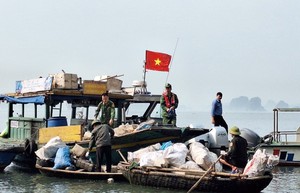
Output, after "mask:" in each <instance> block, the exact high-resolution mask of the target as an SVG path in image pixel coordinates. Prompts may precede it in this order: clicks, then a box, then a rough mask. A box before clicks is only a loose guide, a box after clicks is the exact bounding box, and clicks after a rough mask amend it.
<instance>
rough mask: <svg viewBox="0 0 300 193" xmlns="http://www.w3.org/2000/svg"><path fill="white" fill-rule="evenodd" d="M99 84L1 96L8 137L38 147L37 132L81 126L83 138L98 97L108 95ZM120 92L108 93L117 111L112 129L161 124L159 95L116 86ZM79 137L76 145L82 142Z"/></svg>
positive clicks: (79, 129) (99, 99) (95, 82)
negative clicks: (4, 105) (144, 123)
mask: <svg viewBox="0 0 300 193" xmlns="http://www.w3.org/2000/svg"><path fill="white" fill-rule="evenodd" d="M100 83H101V82H99V81H86V82H85V81H84V82H83V84H82V85H81V86H80V85H78V86H75V87H74V88H72V89H70V88H68V89H65V88H52V87H53V86H52V87H51V88H49V89H46V90H42V91H32V89H31V90H30V92H21V91H20V89H19V88H17V89H16V92H15V93H10V94H5V95H0V100H2V101H6V102H7V103H8V127H9V135H10V136H9V137H10V138H12V139H18V140H24V139H30V140H35V141H36V142H37V143H38V138H39V130H40V128H48V127H49V128H50V127H51V128H52V127H61V126H80V127H78V132H80V133H81V134H83V133H84V131H86V130H88V129H90V124H91V122H92V121H93V120H94V114H95V110H96V108H97V105H98V104H99V102H101V94H102V93H104V92H106V91H107V88H108V82H106V83H104V84H106V85H105V88H104V89H103V83H101V87H99V84H100ZM51 84H52V85H53V83H51ZM95 85H96V86H95ZM19 87H24V86H19ZM23 89H24V88H23ZM95 89H96V91H95ZM119 89H121V90H118V91H117V92H116V91H114V90H112V91H109V90H108V91H109V93H108V95H109V98H110V100H111V101H113V102H114V104H115V107H116V109H115V112H116V116H115V121H114V128H115V127H118V126H119V125H121V124H126V123H128V124H133V123H134V124H139V123H141V122H143V121H146V120H148V119H150V118H151V119H155V120H156V123H157V124H161V122H162V121H161V117H160V105H159V103H160V95H152V94H149V93H148V92H146V93H143V92H140V90H135V89H137V88H132V89H128V88H126V89H124V90H123V88H121V87H120V86H119ZM125 90H126V91H128V90H131V92H126V91H125ZM81 137H82V135H81V136H80V137H79V138H76V139H77V140H75V141H78V139H79V140H81ZM70 141H73V140H71V139H70Z"/></svg>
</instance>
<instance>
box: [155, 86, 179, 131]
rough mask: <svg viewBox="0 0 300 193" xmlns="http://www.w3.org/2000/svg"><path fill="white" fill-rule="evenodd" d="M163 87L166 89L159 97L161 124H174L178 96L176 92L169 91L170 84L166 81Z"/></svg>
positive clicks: (170, 89)
mask: <svg viewBox="0 0 300 193" xmlns="http://www.w3.org/2000/svg"><path fill="white" fill-rule="evenodd" d="M165 88H166V90H165V92H164V93H163V94H162V95H161V98H160V107H161V109H162V117H163V124H164V125H166V124H171V125H173V126H176V112H175V109H176V108H177V107H178V103H179V101H178V97H177V95H176V94H174V93H173V92H171V91H172V86H171V84H169V83H167V84H166V86H165Z"/></svg>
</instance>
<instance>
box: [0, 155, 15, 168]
mask: <svg viewBox="0 0 300 193" xmlns="http://www.w3.org/2000/svg"><path fill="white" fill-rule="evenodd" d="M15 156H16V153H14V152H5V151H0V172H2V171H3V170H4V169H5V168H6V166H8V165H9V164H10V163H11V162H12V161H13V159H14V157H15Z"/></svg>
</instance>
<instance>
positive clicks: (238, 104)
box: [228, 96, 290, 111]
mask: <svg viewBox="0 0 300 193" xmlns="http://www.w3.org/2000/svg"><path fill="white" fill-rule="evenodd" d="M289 107H290V106H289V104H287V103H286V102H284V101H282V100H281V101H279V102H278V103H275V102H274V101H268V102H267V103H266V105H265V106H263V105H262V104H261V99H260V98H259V97H253V98H250V99H249V98H248V97H246V96H240V97H237V98H233V99H232V100H231V101H230V103H229V107H228V109H229V110H232V111H271V110H273V109H274V108H289Z"/></svg>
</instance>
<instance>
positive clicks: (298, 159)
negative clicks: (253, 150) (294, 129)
mask: <svg viewBox="0 0 300 193" xmlns="http://www.w3.org/2000/svg"><path fill="white" fill-rule="evenodd" d="M260 148H261V149H265V150H266V152H267V153H269V154H273V155H278V156H279V164H278V165H279V166H300V143H296V142H294V143H288V144H281V143H274V144H261V145H260Z"/></svg>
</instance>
